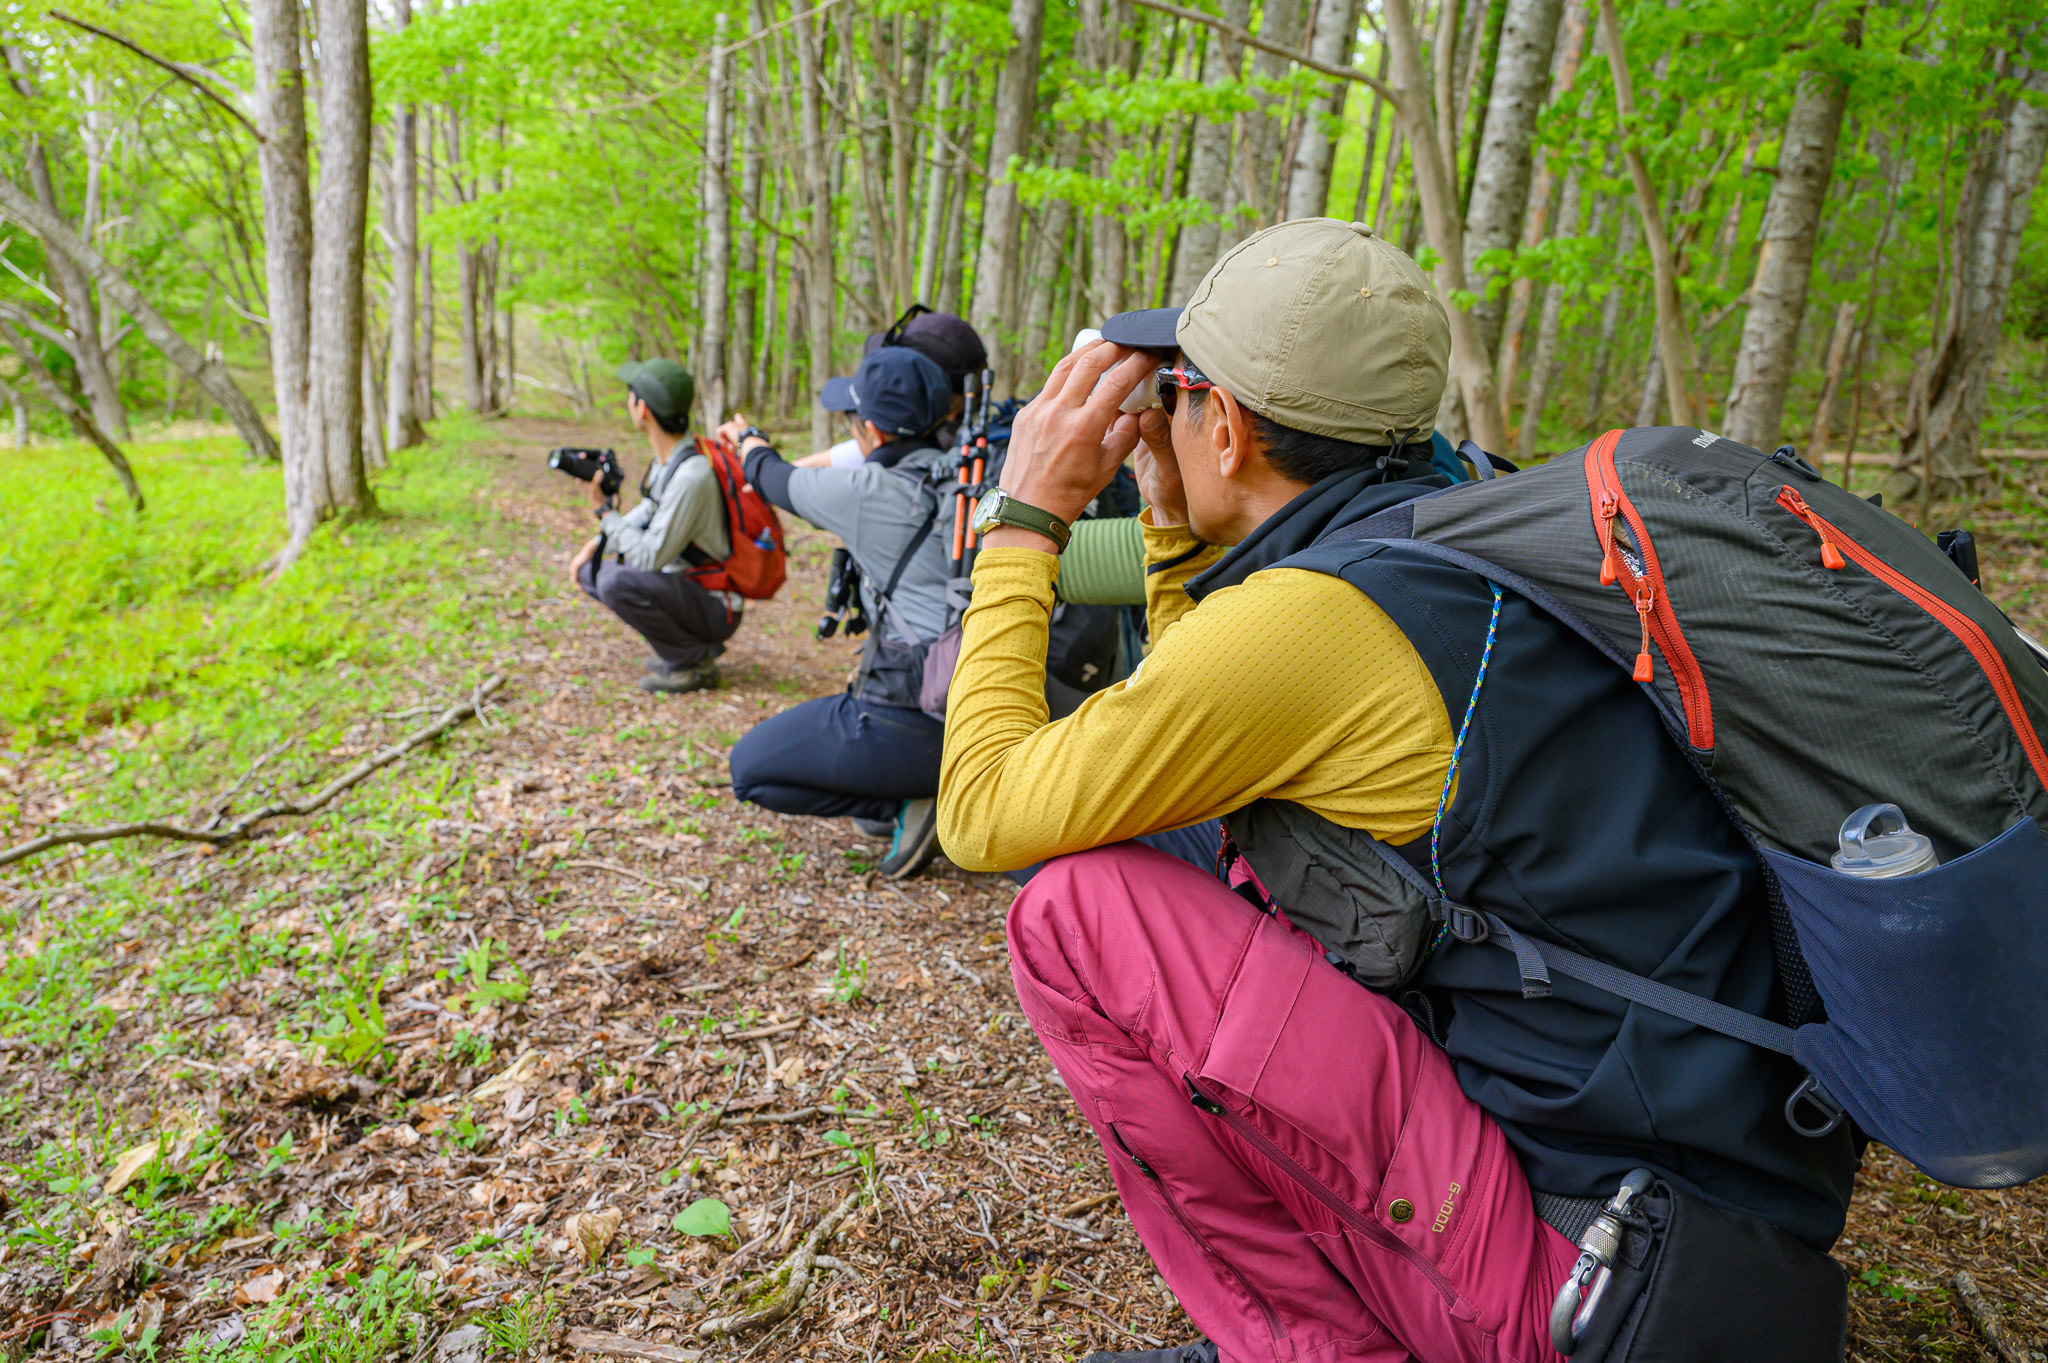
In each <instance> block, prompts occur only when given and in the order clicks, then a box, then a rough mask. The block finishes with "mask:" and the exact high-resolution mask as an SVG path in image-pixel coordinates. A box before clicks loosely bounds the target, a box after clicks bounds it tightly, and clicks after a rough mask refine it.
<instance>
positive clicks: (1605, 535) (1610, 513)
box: [1600, 492, 1621, 587]
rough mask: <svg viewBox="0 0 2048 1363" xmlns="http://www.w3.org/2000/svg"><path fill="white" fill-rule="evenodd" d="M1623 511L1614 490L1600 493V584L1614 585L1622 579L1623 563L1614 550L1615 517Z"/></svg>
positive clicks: (1604, 585)
mask: <svg viewBox="0 0 2048 1363" xmlns="http://www.w3.org/2000/svg"><path fill="white" fill-rule="evenodd" d="M1620 511H1621V500H1620V499H1619V498H1617V497H1616V496H1615V495H1614V494H1613V493H1612V492H1603V493H1601V494H1600V546H1601V549H1602V551H1603V552H1602V553H1601V555H1600V585H1601V586H1603V587H1612V586H1613V585H1614V584H1615V583H1616V582H1618V581H1619V580H1620V579H1621V563H1620V562H1619V560H1618V559H1617V558H1616V556H1615V552H1614V518H1615V516H1616V515H1618V514H1619V513H1620Z"/></svg>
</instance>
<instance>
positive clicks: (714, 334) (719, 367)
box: [696, 11, 737, 430]
mask: <svg viewBox="0 0 2048 1363" xmlns="http://www.w3.org/2000/svg"><path fill="white" fill-rule="evenodd" d="M731 73H732V53H731V52H730V51H728V50H727V48H726V46H725V14H724V12H723V11H720V12H719V13H718V14H716V15H714V16H713V18H712V21H711V72H710V78H709V79H708V80H706V81H705V94H704V293H703V297H702V298H701V299H700V300H699V306H698V316H699V317H700V318H702V320H703V325H702V329H701V330H700V331H699V333H698V336H699V340H698V342H697V354H698V355H699V356H700V357H701V358H700V361H699V363H700V365H701V372H700V373H698V374H697V376H696V378H697V406H698V407H699V409H700V410H701V411H702V412H703V417H702V421H701V423H700V426H699V429H701V430H710V429H711V428H712V427H714V426H716V425H717V424H718V423H719V422H721V421H723V420H725V406H726V391H725V390H726V352H727V349H728V347H727V344H726V299H727V298H728V297H729V296H730V287H731V282H732V279H731V272H732V193H731V181H730V180H728V179H727V178H726V177H727V172H728V167H727V164H726V163H727V161H728V160H729V159H730V158H729V157H728V156H727V154H726V108H727V106H728V105H729V104H730V103H731V97H730V96H731V92H730V89H729V87H730V86H731V83H732V77H731ZM732 349H734V350H737V347H732Z"/></svg>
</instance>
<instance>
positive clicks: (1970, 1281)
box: [1949, 1268, 2040, 1363]
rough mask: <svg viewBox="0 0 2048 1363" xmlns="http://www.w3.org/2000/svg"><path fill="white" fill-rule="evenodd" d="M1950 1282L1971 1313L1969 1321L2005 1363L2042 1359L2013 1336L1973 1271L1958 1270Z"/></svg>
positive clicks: (2029, 1361) (2030, 1361)
mask: <svg viewBox="0 0 2048 1363" xmlns="http://www.w3.org/2000/svg"><path fill="white" fill-rule="evenodd" d="M1949 1281H1950V1282H1951V1283H1953V1284H1954V1285H1955V1289H1956V1295H1957V1296H1958V1297H1961V1298H1962V1299H1963V1309H1964V1310H1965V1311H1967V1312H1969V1315H1970V1321H1971V1323H1972V1324H1974V1325H1975V1326H1976V1327H1977V1333H1978V1334H1980V1335H1982V1336H1984V1342H1985V1343H1986V1344H1989V1345H1990V1346H1991V1347H1992V1349H1993V1350H1994V1351H1995V1352H1996V1353H1997V1354H1998V1356H1999V1357H2000V1358H2002V1359H2004V1360H2005V1363H2032V1360H2033V1359H2035V1358H2038V1357H2039V1356H2040V1355H2038V1354H2036V1353H2035V1352H2034V1351H2033V1350H2031V1349H2027V1348H2022V1347H2021V1345H2020V1343H2019V1341H2018V1340H2016V1339H2014V1338H2013V1337H2012V1332H2011V1331H2009V1330H2007V1329H2006V1328H2005V1322H2004V1321H2003V1320H2001V1319H2000V1318H1999V1315H1998V1307H1997V1306H1996V1305H1994V1304H1993V1303H1992V1302H1991V1300H1990V1299H1989V1298H1988V1297H1986V1296H1985V1295H1984V1293H1983V1290H1982V1289H1981V1288H1979V1287H1978V1286H1977V1280H1976V1279H1975V1278H1973V1277H1971V1276H1970V1270H1968V1269H1967V1268H1959V1269H1957V1270H1956V1272H1955V1276H1954V1277H1953V1278H1951V1279H1949Z"/></svg>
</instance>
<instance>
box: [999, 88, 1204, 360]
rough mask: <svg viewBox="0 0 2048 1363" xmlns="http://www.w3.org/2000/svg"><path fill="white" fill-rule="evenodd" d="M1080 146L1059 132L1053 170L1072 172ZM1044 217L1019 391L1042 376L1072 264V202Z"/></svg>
mask: <svg viewBox="0 0 2048 1363" xmlns="http://www.w3.org/2000/svg"><path fill="white" fill-rule="evenodd" d="M1080 145H1081V134H1080V130H1079V129H1077V128H1066V129H1062V130H1061V132H1060V134H1059V141H1058V144H1057V147H1056V149H1055V150H1054V152H1053V165H1054V167H1055V168H1056V169H1059V170H1068V169H1071V168H1072V167H1073V165H1074V162H1075V161H1076V160H1078V159H1079V156H1080ZM1044 213H1045V219H1044V223H1043V225H1042V226H1041V227H1040V228H1039V234H1038V235H1039V243H1040V244H1039V249H1038V250H1037V251H1035V252H1033V253H1032V261H1033V268H1032V280H1031V298H1030V301H1029V303H1028V305H1027V306H1026V308H1025V320H1024V352H1023V354H1022V356H1021V357H1020V360H1021V363H1020V364H1019V365H1018V368H1017V371H1016V376H1015V377H1016V384H1017V387H1018V388H1019V389H1022V388H1024V387H1026V386H1027V385H1029V386H1033V387H1035V386H1036V385H1037V383H1038V381H1039V380H1040V379H1041V378H1042V377H1043V375H1044V369H1045V355H1046V350H1047V348H1048V347H1049V346H1050V345H1051V342H1052V320H1053V305H1054V300H1055V296H1056V295H1057V293H1058V291H1059V288H1060V283H1061V280H1060V272H1061V268H1062V267H1063V266H1068V267H1072V266H1073V265H1074V264H1075V262H1073V260H1072V253H1071V252H1070V250H1069V248H1068V239H1069V238H1070V237H1071V236H1072V235H1073V228H1074V205H1073V202H1072V201H1071V200H1069V199H1064V198H1055V199H1053V200H1052V201H1051V202H1050V203H1048V204H1046V206H1045V209H1044ZM1177 296H1183V297H1184V296H1185V295H1177Z"/></svg>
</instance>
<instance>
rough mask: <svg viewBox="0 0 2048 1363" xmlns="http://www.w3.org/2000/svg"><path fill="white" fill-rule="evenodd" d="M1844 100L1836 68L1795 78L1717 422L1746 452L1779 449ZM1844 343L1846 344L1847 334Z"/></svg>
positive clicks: (1853, 34)
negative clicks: (1725, 396)
mask: <svg viewBox="0 0 2048 1363" xmlns="http://www.w3.org/2000/svg"><path fill="white" fill-rule="evenodd" d="M1844 37H1845V39H1846V40H1847V42H1848V44H1849V45H1850V46H1851V47H1856V46H1860V45H1861V44H1862V41H1863V14H1862V11H1861V10H1858V11H1856V12H1855V13H1853V14H1852V15H1851V16H1850V18H1849V21H1848V31H1847V32H1846V33H1845V34H1844ZM1848 102H1849V82H1848V79H1847V78H1846V77H1845V76H1843V75H1842V74H1841V73H1839V72H1835V71H1820V70H1814V71H1808V72H1806V73H1805V74H1804V75H1802V76H1801V77H1800V78H1799V90H1798V93H1797V94H1796V95H1795V96H1794V97H1793V100H1792V112H1791V113H1790V114H1789V115H1787V117H1786V119H1785V135H1784V139H1783V141H1782V142H1780V144H1779V150H1778V174H1777V177H1776V179H1774V180H1773V181H1772V184H1771V197H1770V199H1769V201H1768V202H1767V203H1766V204H1765V206H1764V229H1763V242H1762V245H1761V246H1760V247H1759V248H1758V250H1757V257H1756V277H1755V279H1754V280H1753V281H1752V282H1751V284H1750V286H1749V313H1748V315H1747V317H1746V318H1745V319H1744V321H1743V324H1742V344H1741V346H1740V347H1739V348H1738V349H1737V350H1736V352H1735V374H1734V377H1733V378H1732V379H1731V380H1730V381H1729V385H1728V410H1727V413H1726V415H1724V416H1723V417H1722V425H1723V428H1724V429H1725V430H1726V431H1727V434H1728V438H1729V439H1730V440H1735V441H1739V442H1741V443H1742V444H1744V445H1748V446H1750V447H1751V448H1752V449H1759V450H1773V449H1776V448H1777V447H1778V437H1779V434H1780V428H1781V426H1782V425H1783V422H1784V419H1785V394H1786V392H1787V391H1788V390H1789V389H1790V388H1791V386H1792V371H1793V368H1794V366H1795V364H1796V362H1797V358H1798V357H1797V348H1798V344H1799V330H1800V326H1801V324H1802V323H1803V322H1804V321H1805V318H1806V290H1807V286H1808V284H1809V282H1810V281H1811V279H1812V277H1813V248H1814V243H1815V241H1816V240H1817V239H1818V237H1819V235H1820V218H1821V207H1822V205H1823V204H1825V203H1826V202H1827V197H1828V183H1829V181H1830V180H1831V179H1833V177H1834V173H1835V145H1836V142H1837V141H1838V140H1839V138H1840V136H1841V132H1842V110H1843V108H1844V107H1845V106H1846V105H1847V104H1848ZM1843 344H1845V345H1846V344H1847V340H1846V337H1845V338H1844V341H1843ZM1837 372H1839V369H1838V370H1837Z"/></svg>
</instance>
